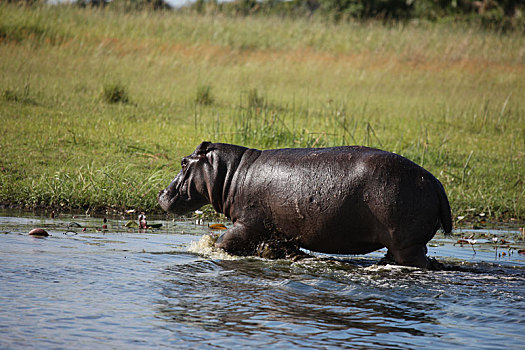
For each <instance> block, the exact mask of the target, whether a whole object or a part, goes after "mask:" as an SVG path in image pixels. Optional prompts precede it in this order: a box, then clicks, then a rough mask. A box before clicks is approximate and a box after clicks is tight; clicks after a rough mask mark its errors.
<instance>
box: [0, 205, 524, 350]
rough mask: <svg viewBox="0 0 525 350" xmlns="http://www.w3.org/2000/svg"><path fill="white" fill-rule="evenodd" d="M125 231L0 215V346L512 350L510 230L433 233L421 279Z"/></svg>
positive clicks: (178, 232) (200, 238) (169, 229)
mask: <svg viewBox="0 0 525 350" xmlns="http://www.w3.org/2000/svg"><path fill="white" fill-rule="evenodd" d="M70 222H76V223H78V224H80V225H81V226H82V227H85V228H86V230H85V231H83V229H82V228H68V224H69V223H70ZM126 222H127V220H109V222H108V223H107V226H108V229H107V230H100V228H101V227H102V224H103V223H102V219H100V218H91V217H82V216H80V217H73V216H71V215H61V216H59V217H58V218H54V219H51V218H46V217H45V216H35V215H27V214H23V213H13V212H0V348H1V349H19V348H35V349H94V348H96V349H121V348H122V349H123V348H125V349H138V348H143V349H150V348H182V349H246V348H257V349H299V348H301V349H302V348H308V349H314V348H315V349H340V348H356V349H358V348H364V349H373V348H378V349H421V348H426V349H444V348H454V349H496V348H499V349H501V348H508V349H520V348H521V349H525V255H522V254H519V253H518V251H519V249H520V248H521V249H522V248H523V245H524V243H523V241H522V240H521V235H520V233H519V231H518V230H517V229H507V230H471V231H469V230H464V231H463V232H462V235H463V236H465V237H467V236H470V235H472V234H474V239H475V240H476V242H475V243H474V242H473V241H471V242H472V243H474V244H473V245H471V244H468V243H466V244H463V245H460V244H455V243H457V240H458V237H454V238H452V237H444V236H442V235H437V236H436V239H435V240H433V241H431V242H430V245H429V255H430V256H432V257H435V258H437V259H438V260H439V261H440V262H444V263H446V265H447V266H448V267H447V270H446V271H423V270H419V269H413V268H406V267H399V266H391V265H385V266H379V265H377V264H376V263H377V262H378V260H379V259H380V258H381V257H382V256H383V255H384V251H379V252H375V253H372V254H368V255H366V256H337V257H334V256H326V255H320V254H317V255H316V256H315V257H312V258H308V259H304V260H299V261H295V262H294V261H290V260H265V259H260V258H254V257H251V258H250V257H244V258H237V257H232V256H229V255H227V254H224V253H221V252H220V251H216V250H214V249H212V248H211V246H210V244H211V243H210V240H209V239H207V237H208V236H207V235H209V233H210V229H208V227H207V226H206V225H196V224H195V223H194V222H193V221H171V220H170V221H167V220H165V221H160V220H158V221H155V222H156V223H162V224H163V226H162V228H160V229H154V230H147V231H146V232H144V231H139V230H138V229H134V228H131V229H129V228H126V227H125V226H124V225H125V224H126ZM34 227H42V228H44V229H46V230H47V231H48V232H49V234H50V236H49V237H46V238H37V237H33V236H29V235H28V232H29V231H30V230H31V229H32V228H34ZM68 231H69V232H68ZM493 239H494V240H498V242H494V240H493ZM501 239H504V240H505V242H504V241H502V240H501ZM496 246H497V249H496Z"/></svg>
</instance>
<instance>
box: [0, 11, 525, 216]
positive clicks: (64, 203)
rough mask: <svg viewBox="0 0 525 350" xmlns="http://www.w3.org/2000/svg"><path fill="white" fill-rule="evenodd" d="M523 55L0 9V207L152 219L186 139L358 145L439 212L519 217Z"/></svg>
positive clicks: (423, 39)
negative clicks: (383, 156)
mask: <svg viewBox="0 0 525 350" xmlns="http://www.w3.org/2000/svg"><path fill="white" fill-rule="evenodd" d="M524 47H525V38H524V37H523V35H520V34H518V33H514V34H512V33H511V34H507V35H498V34H496V33H493V32H482V31H474V30H472V29H469V28H468V27H462V26H461V25H454V24H451V25H442V24H431V25H430V24H421V23H420V24H417V23H408V24H405V25H401V24H399V25H390V26H383V25H381V24H377V23H373V22H370V23H342V24H338V25H334V24H329V23H323V22H322V21H318V20H307V19H295V20H292V19H286V18H284V19H283V18H274V17H268V18H262V17H257V18H245V17H243V18H225V17H221V16H215V17H212V16H207V15H202V16H199V15H195V14H184V15H183V14H180V13H176V12H175V13H164V12H163V13H150V12H139V13H127V14H119V13H116V12H112V11H104V10H94V9H76V8H71V7H67V6H54V7H47V6H42V7H36V8H30V9H28V8H20V7H16V6H12V5H6V4H0V71H1V72H2V74H1V75H0V89H1V91H0V93H1V96H0V135H1V137H0V148H1V150H2V157H0V201H1V202H4V203H11V204H16V203H20V204H21V205H27V206H35V205H36V206H46V205H49V206H58V207H63V208H69V207H91V208H98V207H116V208H117V207H118V208H129V207H137V208H142V209H147V210H154V208H156V204H155V193H156V192H157V190H159V189H160V188H162V187H163V186H165V185H167V183H168V182H169V181H170V180H171V178H172V177H173V176H174V175H175V172H176V171H178V163H179V161H178V159H179V158H180V157H181V156H183V155H186V154H189V153H190V152H191V151H192V150H193V149H194V147H195V146H196V145H197V144H198V143H199V142H200V141H202V140H211V141H222V142H233V143H239V144H243V145H246V146H251V147H259V148H273V147H321V146H335V145H342V144H363V145H368V146H371V147H380V148H383V149H386V150H390V151H393V152H397V153H399V154H402V155H404V156H406V157H408V158H410V159H412V160H414V161H415V162H417V163H419V164H422V165H424V166H425V167H426V168H428V169H429V170H430V171H432V172H433V173H434V174H435V175H436V176H437V177H438V178H439V179H440V180H441V181H442V182H443V183H444V185H445V187H446V189H447V192H448V194H449V197H450V199H451V203H452V207H453V211H454V213H455V214H456V215H462V214H464V213H474V214H476V213H477V214H479V213H481V212H484V213H487V214H489V213H490V214H491V215H492V217H494V218H495V219H510V218H516V219H518V220H521V222H523V220H524V217H525V204H524V202H523V195H524V191H525V190H524V187H525V186H523V181H524V179H523V177H524V174H523V169H524V168H525V167H524V165H525V162H524V156H525V144H524V142H525V140H524V137H525V135H524V125H525V119H524V116H525V105H524V103H523V98H522V95H523V91H525V65H524V62H525V49H524ZM108 82H118V83H119V85H118V89H116V88H115V86H113V87H112V86H108ZM26 87H28V88H26ZM104 89H106V90H107V91H108V92H115V91H117V90H118V91H124V92H125V94H126V95H127V96H129V97H128V99H129V100H131V101H132V103H127V104H126V103H117V104H112V103H106V102H105V101H104V99H103V98H101V91H104ZM28 101H29V102H30V103H28ZM470 209H472V210H471V211H467V210H470Z"/></svg>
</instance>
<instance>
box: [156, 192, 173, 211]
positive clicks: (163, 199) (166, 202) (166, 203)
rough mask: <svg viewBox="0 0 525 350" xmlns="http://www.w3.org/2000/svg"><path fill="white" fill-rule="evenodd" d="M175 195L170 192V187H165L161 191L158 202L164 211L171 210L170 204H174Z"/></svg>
mask: <svg viewBox="0 0 525 350" xmlns="http://www.w3.org/2000/svg"><path fill="white" fill-rule="evenodd" d="M172 201H173V195H171V194H170V192H169V191H168V189H166V188H165V189H163V190H161V191H159V194H158V195H157V202H158V203H159V205H160V207H161V208H162V210H164V211H169V209H170V206H171V205H172Z"/></svg>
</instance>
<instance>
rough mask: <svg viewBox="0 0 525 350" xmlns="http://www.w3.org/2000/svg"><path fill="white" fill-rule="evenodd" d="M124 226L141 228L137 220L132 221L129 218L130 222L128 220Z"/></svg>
mask: <svg viewBox="0 0 525 350" xmlns="http://www.w3.org/2000/svg"><path fill="white" fill-rule="evenodd" d="M124 226H126V227H129V228H139V224H137V223H136V222H135V221H132V220H129V221H128V222H126V224H125V225H124Z"/></svg>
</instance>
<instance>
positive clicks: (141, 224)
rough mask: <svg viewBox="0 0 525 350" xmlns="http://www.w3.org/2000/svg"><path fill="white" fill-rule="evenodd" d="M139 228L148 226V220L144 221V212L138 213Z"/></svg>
mask: <svg viewBox="0 0 525 350" xmlns="http://www.w3.org/2000/svg"><path fill="white" fill-rule="evenodd" d="M139 228H142V229H146V228H148V222H147V221H146V215H145V214H144V213H140V215H139Z"/></svg>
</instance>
